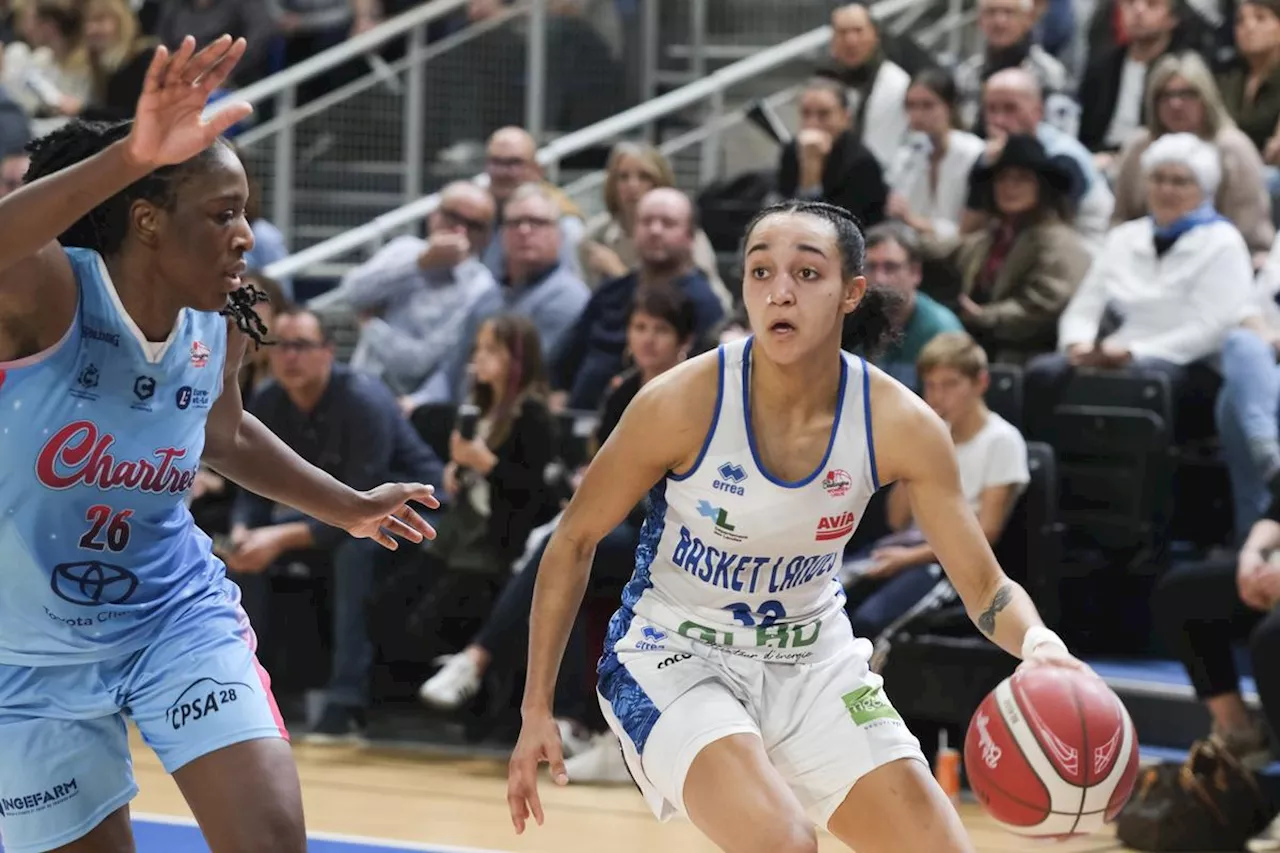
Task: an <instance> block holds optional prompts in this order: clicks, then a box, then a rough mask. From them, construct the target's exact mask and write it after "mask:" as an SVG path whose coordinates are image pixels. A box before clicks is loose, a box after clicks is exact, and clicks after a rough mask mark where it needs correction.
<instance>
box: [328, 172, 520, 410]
mask: <svg viewBox="0 0 1280 853" xmlns="http://www.w3.org/2000/svg"><path fill="white" fill-rule="evenodd" d="M491 222H493V199H492V198H491V197H490V195H489V193H488V192H487V191H486V190H485V189H484V188H483V187H479V186H476V185H475V184H473V183H470V182H468V181H458V182H456V183H453V184H449V185H448V186H447V187H445V188H444V189H443V190H441V191H440V206H439V207H437V208H436V209H435V210H434V211H433V212H432V213H431V215H430V216H429V217H427V227H428V232H429V234H428V238H427V239H426V240H421V239H419V238H417V237H411V236H405V237H397V238H396V239H395V240H392V241H391V242H390V243H388V244H387V245H386V246H383V247H382V248H381V249H379V250H378V252H377V254H375V255H374V256H373V257H372V258H370V259H369V260H368V261H366V262H365V263H363V264H361V265H360V266H359V267H356V268H355V269H354V270H352V271H351V272H349V273H347V274H346V275H345V276H343V279H342V283H341V284H340V285H339V293H341V294H342V297H343V301H344V302H345V303H346V304H347V305H349V306H350V307H351V308H352V309H354V310H355V311H357V312H358V313H359V314H360V316H361V320H360V342H359V343H358V344H357V345H356V350H355V352H354V353H353V354H352V356H351V366H352V367H355V368H356V369H358V370H363V371H365V372H367V373H372V374H373V375H375V376H378V377H380V378H381V379H382V381H384V382H386V383H387V385H388V386H389V387H390V388H391V390H392V391H393V392H394V393H395V394H397V395H398V396H401V397H404V396H406V395H410V399H409V400H408V401H405V404H404V405H405V406H406V407H407V408H408V409H409V410H410V411H412V408H413V405H412V396H411V395H412V393H413V392H416V391H418V390H419V389H422V388H423V387H425V385H426V384H427V382H428V381H430V379H431V377H432V375H433V374H435V372H436V371H437V370H440V369H441V368H442V367H443V366H444V365H445V364H446V363H447V362H448V360H449V358H450V357H451V356H452V355H454V354H455V353H456V352H457V351H458V350H459V349H465V348H466V347H467V346H468V344H469V342H468V341H464V340H463V339H462V335H463V333H464V332H465V329H464V326H465V325H466V322H467V315H468V313H469V312H470V310H471V307H472V306H473V305H475V304H476V302H477V301H478V300H479V299H480V298H481V297H483V296H485V295H486V294H488V293H490V292H491V291H496V290H497V288H498V285H497V282H495V281H494V280H493V275H492V273H490V272H489V269H488V267H486V266H485V265H484V264H482V263H480V259H479V257H477V252H478V251H479V249H480V248H481V247H483V246H484V245H485V244H486V243H487V242H488V241H489V225H490V223H491Z"/></svg>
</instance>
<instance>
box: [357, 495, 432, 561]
mask: <svg viewBox="0 0 1280 853" xmlns="http://www.w3.org/2000/svg"><path fill="white" fill-rule="evenodd" d="M435 491H436V490H435V487H434V486H424V485H422V484H421V483H384V484H383V485H381V486H378V487H377V488H375V489H370V490H369V491H367V492H363V493H361V495H360V505H359V509H357V510H356V512H355V515H354V517H353V518H351V519H348V520H344V521H342V522H340V523H339V524H338V526H339V527H341V528H342V529H343V530H345V531H347V532H348V533H350V534H351V535H352V536H354V537H356V538H357V539H374V540H376V541H377V542H378V544H379V545H381V546H382V547H383V548H386V549H387V550H389V551H395V550H396V549H398V548H399V547H400V543H399V541H398V540H397V539H396V537H397V536H399V537H400V538H401V539H405V540H407V541H409V542H421V541H422V540H423V539H435V538H436V531H435V528H434V527H432V526H431V525H430V524H427V522H426V520H425V519H424V518H423V517H422V516H420V515H418V513H417V512H416V511H415V510H414V509H413V508H412V507H410V506H409V501H416V502H418V503H420V504H422V505H423V506H426V507H430V508H431V509H439V508H440V501H438V500H437V499H436V496H435Z"/></svg>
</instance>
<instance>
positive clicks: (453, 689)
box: [418, 654, 481, 711]
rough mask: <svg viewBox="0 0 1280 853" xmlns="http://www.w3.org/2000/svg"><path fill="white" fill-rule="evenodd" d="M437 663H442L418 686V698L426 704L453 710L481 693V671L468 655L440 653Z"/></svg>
mask: <svg viewBox="0 0 1280 853" xmlns="http://www.w3.org/2000/svg"><path fill="white" fill-rule="evenodd" d="M436 663H440V664H444V665H443V666H442V667H441V668H440V671H439V672H437V673H436V674H435V675H433V676H431V677H430V678H428V679H427V680H426V681H425V682H423V684H422V686H421V687H419V688H418V698H419V699H421V700H422V701H423V702H424V703H426V704H427V705H430V706H431V707H432V708H438V709H440V710H442V711H452V710H454V709H456V708H461V707H462V706H463V705H465V704H466V703H467V702H469V701H470V700H471V699H473V698H475V695H476V694H477V693H479V692H480V684H481V678H480V670H479V668H477V667H476V665H475V663H474V662H473V661H472V660H471V658H470V657H468V656H467V655H464V654H456V655H441V656H440V657H438V658H436Z"/></svg>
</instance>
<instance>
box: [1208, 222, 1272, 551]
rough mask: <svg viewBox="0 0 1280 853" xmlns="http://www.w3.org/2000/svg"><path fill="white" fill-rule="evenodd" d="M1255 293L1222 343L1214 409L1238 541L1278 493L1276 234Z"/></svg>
mask: <svg viewBox="0 0 1280 853" xmlns="http://www.w3.org/2000/svg"><path fill="white" fill-rule="evenodd" d="M1254 295H1255V297H1256V299H1255V303H1254V308H1253V309H1252V310H1251V311H1250V316H1249V317H1247V318H1245V320H1244V322H1243V323H1241V324H1240V327H1239V328H1236V329H1233V330H1232V331H1231V332H1230V333H1229V334H1228V335H1227V340H1226V342H1225V343H1224V344H1223V345H1222V390H1221V391H1220V392H1219V394H1218V401H1217V406H1216V408H1215V410H1214V415H1215V421H1216V423H1217V426H1218V437H1219V439H1220V440H1221V447H1222V458H1223V461H1224V462H1226V465H1227V474H1228V476H1229V480H1230V482H1231V498H1232V508H1233V510H1234V513H1233V515H1234V517H1235V527H1236V535H1237V536H1238V538H1239V541H1243V540H1244V537H1245V536H1246V535H1247V534H1248V532H1249V529H1250V528H1251V527H1252V526H1253V523H1254V522H1255V521H1257V520H1258V518H1259V517H1260V516H1261V515H1262V513H1263V512H1265V511H1266V509H1267V507H1268V506H1270V504H1271V501H1272V500H1274V499H1275V498H1276V497H1280V420H1278V419H1280V366H1278V365H1277V363H1276V359H1277V352H1278V350H1277V347H1278V346H1280V305H1277V303H1276V297H1277V296H1278V295H1280V238H1277V239H1276V244H1275V246H1273V247H1272V249H1271V255H1270V257H1269V258H1268V260H1267V263H1266V265H1265V266H1264V267H1263V268H1262V270H1261V271H1260V272H1259V274H1258V279H1257V284H1256V285H1255V287H1254Z"/></svg>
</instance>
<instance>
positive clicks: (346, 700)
mask: <svg viewBox="0 0 1280 853" xmlns="http://www.w3.org/2000/svg"><path fill="white" fill-rule="evenodd" d="M272 326H273V328H272V334H273V337H274V338H275V341H276V342H275V345H274V346H272V347H271V355H270V359H271V372H272V375H273V377H274V379H275V381H274V382H272V383H269V384H268V385H267V386H265V387H264V388H263V389H262V390H260V391H259V392H257V393H256V394H254V396H253V397H252V399H250V400H249V401H247V404H246V410H247V411H249V412H250V413H252V414H253V415H255V416H256V417H257V418H258V419H259V420H260V421H262V422H263V423H264V424H265V425H266V426H267V428H268V429H270V430H271V431H272V432H273V433H274V434H275V435H276V436H278V437H279V438H280V440H281V441H283V442H284V443H285V444H287V445H288V446H289V447H290V448H292V449H293V450H294V451H295V452H296V453H297V454H298V455H299V456H301V457H302V458H303V459H305V460H306V461H308V462H310V463H311V464H312V465H315V466H317V467H318V468H320V469H322V470H324V471H325V472H326V473H328V474H330V475H331V476H333V477H334V478H336V479H337V480H339V481H341V482H343V483H345V484H347V485H348V486H351V487H352V488H355V489H366V488H370V487H371V486H373V485H376V484H378V483H382V482H389V481H394V480H398V479H403V478H409V479H411V480H417V481H420V482H427V483H438V482H441V480H442V479H443V466H442V465H441V463H440V460H439V458H437V457H436V455H435V454H434V453H432V451H431V450H430V448H428V447H427V445H426V444H424V443H423V441H422V439H421V438H419V437H418V434H417V433H416V432H415V431H414V430H413V428H412V427H411V426H410V425H409V423H408V422H407V421H406V420H405V419H404V417H403V415H401V413H400V411H399V409H398V408H397V406H396V400H395V397H393V396H392V394H391V392H390V391H388V390H387V389H386V388H385V387H384V386H383V385H382V383H380V382H379V381H378V380H377V379H375V378H373V377H371V376H366V375H364V374H362V373H360V372H358V371H355V370H352V369H351V368H349V367H347V366H346V365H343V364H337V363H335V362H334V356H333V343H332V341H331V340H330V337H329V335H328V333H327V331H326V330H325V329H324V327H323V326H322V325H321V323H320V320H319V319H318V318H317V317H316V315H315V314H312V313H311V312H310V311H307V310H305V309H298V308H290V309H286V310H284V311H281V312H280V313H279V314H278V315H277V316H276V320H275V322H274V323H273V324H272ZM205 404H206V405H207V401H206V403H205ZM189 405H192V406H196V405H200V402H199V400H198V399H196V398H195V397H192V398H191V400H190V401H189ZM230 544H231V547H230V550H229V551H223V552H221V553H220V556H221V557H222V558H223V561H224V562H225V563H226V564H227V569H228V570H229V572H230V577H231V578H232V580H234V581H235V582H236V583H237V584H239V586H240V588H241V590H242V591H243V593H244V607H245V610H246V612H248V613H249V615H250V619H251V621H252V622H253V625H254V628H255V629H256V630H257V632H258V633H259V635H260V636H261V635H264V634H266V635H267V636H266V637H265V640H266V641H265V642H264V644H263V648H264V650H265V651H266V653H267V654H271V653H272V648H273V645H272V642H271V639H270V636H269V630H268V629H269V624H268V619H267V615H268V613H269V611H270V607H269V598H270V593H271V578H270V576H269V575H268V574H266V572H267V571H268V569H270V568H271V567H273V566H280V565H282V564H283V562H284V561H285V560H286V559H287V560H288V561H289V562H298V563H302V564H303V565H306V566H308V567H309V568H311V569H313V570H318V569H319V570H322V569H325V568H330V569H331V570H332V572H331V581H330V583H331V584H332V587H331V590H332V594H331V595H330V596H329V600H330V601H331V602H332V608H333V661H332V670H331V672H332V674H331V676H330V679H329V684H328V687H327V689H326V691H325V706H324V710H323V712H322V713H321V715H320V718H319V721H318V722H317V723H316V725H315V726H314V727H313V728H312V729H311V732H310V733H309V735H308V736H307V737H308V739H309V740H312V741H316V742H320V743H324V742H334V741H339V740H347V739H350V738H352V737H353V736H355V737H359V736H360V734H361V733H362V731H363V728H364V709H365V708H366V706H367V705H368V701H369V675H370V670H371V668H372V666H373V657H374V650H373V644H372V642H371V641H370V639H369V634H368V630H367V625H366V617H365V607H366V604H367V600H368V598H369V594H370V592H371V590H372V587H373V582H374V574H375V572H376V571H377V570H378V568H379V566H382V565H385V564H386V561H387V560H389V559H392V556H391V555H392V554H393V552H391V551H387V550H384V549H383V548H381V547H380V546H379V545H378V543H377V542H376V541H375V540H372V539H352V538H350V537H348V536H346V535H345V534H344V532H343V531H342V530H339V529H338V528H336V527H328V526H326V525H324V524H322V523H321V522H318V521H315V520H314V519H309V518H303V517H301V516H299V515H297V514H296V513H294V512H292V511H290V510H287V509H285V508H283V507H280V506H278V505H275V504H272V503H271V502H270V501H268V500H267V499H266V498H263V497H260V496H258V495H255V494H253V493H251V492H247V491H242V492H240V493H239V494H238V495H237V498H236V503H235V507H234V509H233V512H232V532H231V543H230ZM277 647H278V645H277Z"/></svg>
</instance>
